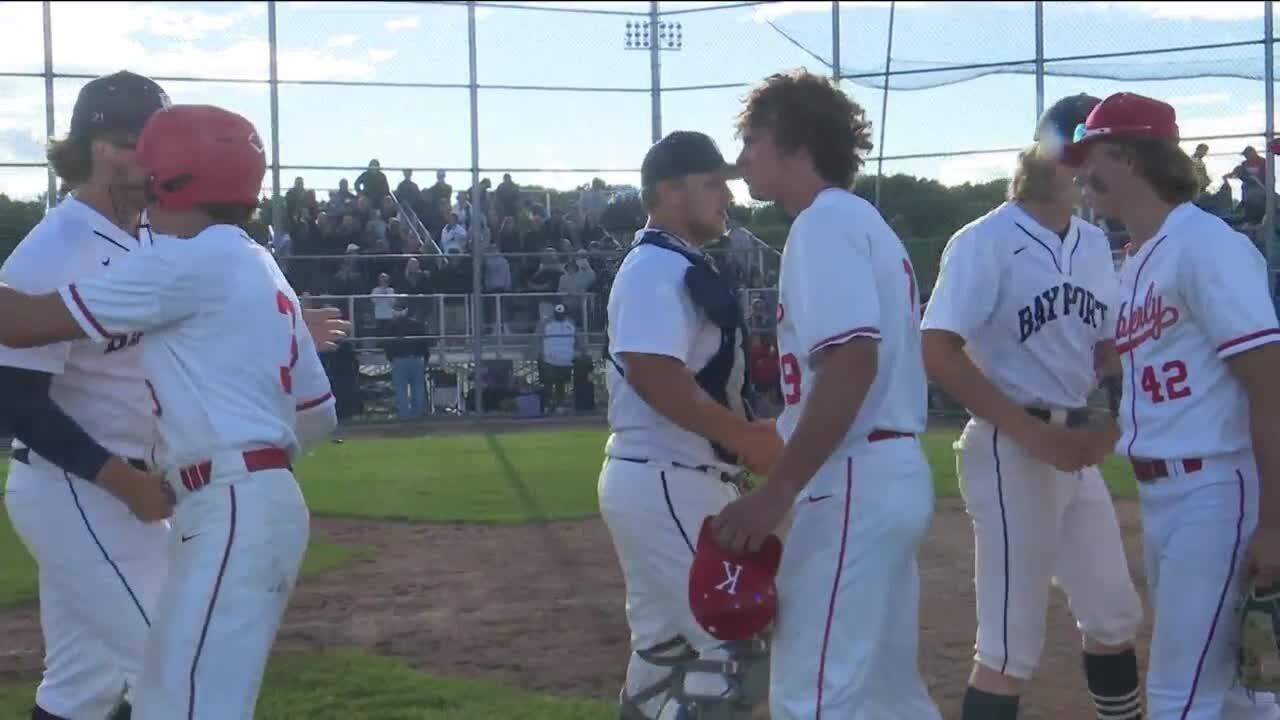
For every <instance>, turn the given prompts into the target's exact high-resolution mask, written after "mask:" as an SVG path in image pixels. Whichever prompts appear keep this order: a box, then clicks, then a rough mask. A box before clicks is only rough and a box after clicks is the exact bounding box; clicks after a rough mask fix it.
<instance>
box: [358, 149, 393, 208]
mask: <svg viewBox="0 0 1280 720" xmlns="http://www.w3.org/2000/svg"><path fill="white" fill-rule="evenodd" d="M356 194H357V195H365V196H367V197H368V198H369V204H370V206H372V207H375V208H377V207H381V206H382V198H384V197H386V196H388V195H390V194H391V183H390V182H388V181H387V176H386V175H383V174H382V165H381V164H379V163H378V161H377V160H370V161H369V169H368V170H365V171H364V172H362V173H360V177H358V178H356Z"/></svg>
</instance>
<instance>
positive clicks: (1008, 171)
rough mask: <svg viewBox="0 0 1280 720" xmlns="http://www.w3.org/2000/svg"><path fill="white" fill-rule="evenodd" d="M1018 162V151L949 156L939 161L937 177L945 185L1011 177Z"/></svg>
mask: <svg viewBox="0 0 1280 720" xmlns="http://www.w3.org/2000/svg"><path fill="white" fill-rule="evenodd" d="M1017 162H1018V155H1017V153H988V154H984V155H961V156H958V157H949V158H944V159H943V160H942V161H941V162H940V163H938V171H937V173H936V177H937V179H938V182H940V183H942V184H943V185H961V184H963V183H966V182H969V183H980V182H987V181H988V180H996V179H999V178H1007V177H1010V176H1011V175H1012V174H1013V168H1014V165H1015V164H1016V163H1017Z"/></svg>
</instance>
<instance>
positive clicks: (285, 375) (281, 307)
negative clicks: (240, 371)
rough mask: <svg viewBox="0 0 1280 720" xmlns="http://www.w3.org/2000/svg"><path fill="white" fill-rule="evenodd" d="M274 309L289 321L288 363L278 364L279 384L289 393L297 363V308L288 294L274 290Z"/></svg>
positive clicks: (291, 390) (291, 389)
mask: <svg viewBox="0 0 1280 720" xmlns="http://www.w3.org/2000/svg"><path fill="white" fill-rule="evenodd" d="M276 310H277V311H279V312H280V314H281V315H288V316H289V321H290V326H289V327H290V332H289V364H288V365H281V366H280V384H281V385H283V386H284V391H285V392H286V393H288V394H290V395H292V394H293V366H294V365H297V364H298V334H297V329H298V310H297V309H296V308H294V306H293V303H292V302H290V301H289V296H288V295H285V294H284V292H282V291H280V290H277V291H276Z"/></svg>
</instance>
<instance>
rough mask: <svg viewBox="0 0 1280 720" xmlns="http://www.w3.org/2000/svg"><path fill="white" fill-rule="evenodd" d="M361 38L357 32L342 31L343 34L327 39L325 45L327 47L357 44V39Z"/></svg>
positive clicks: (344, 46) (343, 46)
mask: <svg viewBox="0 0 1280 720" xmlns="http://www.w3.org/2000/svg"><path fill="white" fill-rule="evenodd" d="M359 39H360V36H359V35H356V34H355V33H342V34H341V35H334V36H332V37H330V38H329V39H328V40H326V41H325V43H324V45H325V47H331V48H346V47H351V46H352V45H355V44H356V41H357V40H359Z"/></svg>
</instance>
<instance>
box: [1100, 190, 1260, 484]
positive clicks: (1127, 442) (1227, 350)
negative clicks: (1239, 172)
mask: <svg viewBox="0 0 1280 720" xmlns="http://www.w3.org/2000/svg"><path fill="white" fill-rule="evenodd" d="M1120 286H1121V301H1120V306H1119V307H1120V309H1119V311H1118V313H1117V315H1116V330H1115V336H1116V349H1117V350H1119V352H1120V357H1121V359H1122V360H1123V364H1124V404H1123V406H1122V407H1121V411H1120V420H1121V428H1122V429H1123V430H1124V435H1123V436H1122V437H1121V438H1120V442H1119V444H1118V445H1117V446H1116V452H1118V453H1120V454H1124V455H1128V456H1129V457H1131V458H1145V459H1153V458H1154V459H1167V458H1187V457H1207V456H1212V455H1220V454H1223V453H1230V452H1236V451H1241V450H1245V449H1247V448H1249V447H1251V443H1250V437H1249V400H1248V398H1247V397H1246V395H1245V392H1244V387H1243V386H1242V385H1241V384H1240V382H1239V381H1238V380H1237V379H1236V378H1235V376H1233V375H1232V374H1231V371H1230V370H1229V369H1228V368H1227V365H1226V362H1225V361H1226V360H1227V359H1228V358H1230V357H1231V356H1233V355H1236V354H1238V353H1242V352H1245V351H1246V350H1251V349H1253V348H1256V347H1258V346H1260V345H1265V344H1267V343H1271V342H1276V341H1277V340H1280V328H1277V323H1276V310H1275V306H1274V305H1273V304H1272V301H1271V296H1270V293H1269V292H1268V289H1267V288H1268V286H1267V264H1266V260H1265V259H1264V258H1263V257H1262V253H1260V252H1258V249H1257V248H1255V247H1254V246H1253V243H1251V242H1249V240H1248V238H1246V237H1245V236H1244V235H1241V234H1240V233H1238V232H1235V231H1234V230H1232V229H1231V228H1229V227H1228V226H1227V225H1226V223H1224V222H1223V221H1222V220H1221V219H1220V218H1217V217H1215V216H1213V215H1210V214H1209V213H1206V212H1205V211H1203V210H1201V209H1200V208H1198V207H1196V206H1195V205H1192V204H1191V203H1183V204H1182V205H1179V206H1178V207H1176V208H1174V209H1173V211H1172V212H1171V213H1169V216H1168V217H1167V218H1166V219H1165V221H1164V224H1163V225H1162V226H1161V227H1160V230H1159V231H1157V232H1156V234H1155V235H1154V236H1153V237H1152V238H1151V239H1150V240H1148V241H1147V242H1145V243H1143V245H1142V246H1141V247H1140V248H1138V250H1137V252H1135V253H1134V254H1133V255H1131V256H1129V257H1126V258H1125V260H1124V264H1123V265H1122V266H1121V268H1120Z"/></svg>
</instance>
